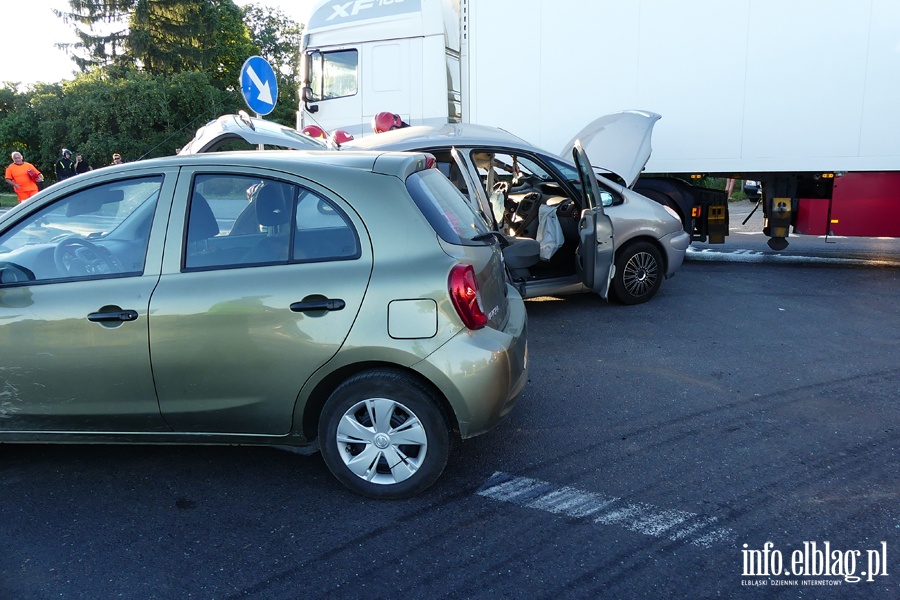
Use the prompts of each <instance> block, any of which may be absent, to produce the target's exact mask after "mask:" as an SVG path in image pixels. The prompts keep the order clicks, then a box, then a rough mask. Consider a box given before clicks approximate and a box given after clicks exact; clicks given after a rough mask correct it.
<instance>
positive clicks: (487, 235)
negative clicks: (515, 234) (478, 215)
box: [472, 231, 510, 248]
mask: <svg viewBox="0 0 900 600" xmlns="http://www.w3.org/2000/svg"><path fill="white" fill-rule="evenodd" d="M490 238H496V239H497V242H499V243H500V247H501V248H506V247H507V246H509V245H510V242H509V240H508V239H506V236H505V235H503V234H502V233H500V232H499V231H488V232H487V233H482V234H479V235H476V236H475V237H473V238H472V239H473V240H474V241H476V242H481V241H484V240H487V239H490Z"/></svg>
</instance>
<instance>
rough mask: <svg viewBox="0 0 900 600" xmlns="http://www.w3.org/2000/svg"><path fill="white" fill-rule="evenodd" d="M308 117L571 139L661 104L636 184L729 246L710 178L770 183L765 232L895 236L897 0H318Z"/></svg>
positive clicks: (365, 131)
mask: <svg viewBox="0 0 900 600" xmlns="http://www.w3.org/2000/svg"><path fill="white" fill-rule="evenodd" d="M307 23H308V24H307V28H306V30H305V34H304V36H303V48H302V50H303V54H302V56H303V59H302V60H303V66H302V69H301V72H302V77H303V83H302V85H303V92H302V94H303V96H302V99H301V103H300V110H299V111H298V128H300V127H302V126H304V125H308V124H313V123H314V124H318V125H320V126H322V127H323V128H325V129H328V130H332V129H335V128H340V129H345V130H348V131H349V132H350V133H352V134H353V135H355V136H359V135H369V134H371V133H372V130H371V127H370V122H371V119H372V117H373V116H374V115H375V114H376V113H378V112H380V111H390V112H394V113H397V114H399V115H400V116H401V117H402V119H403V120H404V121H406V122H407V123H410V124H413V125H419V124H432V123H445V122H448V121H449V122H454V121H463V122H475V123H481V124H484V125H494V126H498V127H502V128H504V129H506V130H508V131H510V132H512V133H514V134H516V135H518V136H520V137H522V138H524V139H526V140H528V141H530V142H532V143H534V144H535V145H537V146H540V147H543V148H546V149H549V150H556V151H559V150H561V149H562V148H563V147H564V146H565V145H566V143H567V142H568V141H569V139H570V138H571V136H572V135H573V134H574V133H575V132H577V131H578V130H580V129H581V128H582V127H583V126H584V125H585V124H587V123H588V122H590V121H592V120H593V119H594V118H596V117H598V116H601V115H603V114H607V113H612V112H617V111H621V110H626V109H634V108H638V109H646V110H650V111H653V112H656V113H659V114H661V115H662V119H661V120H660V122H659V123H658V124H657V126H656V128H655V130H654V137H653V154H652V156H651V158H650V162H649V163H648V164H647V168H646V172H645V175H644V176H643V177H641V179H640V180H639V181H638V183H637V184H636V186H635V189H637V190H638V191H640V192H641V193H643V194H644V195H646V196H649V197H651V198H653V199H654V200H656V201H658V202H661V203H663V204H667V205H669V206H671V207H672V208H674V209H676V210H677V211H678V212H679V214H680V215H681V216H682V219H683V221H684V223H685V229H686V230H687V231H688V232H689V233H691V234H692V239H694V240H701V241H702V240H707V239H709V241H712V242H721V241H724V236H725V235H726V234H727V227H728V218H727V202H726V201H725V199H724V194H721V193H715V192H711V191H709V190H704V189H702V188H699V187H696V186H694V185H692V184H691V181H692V178H694V179H696V178H698V177H699V176H701V175H716V176H721V177H728V178H734V179H751V180H759V181H762V183H763V185H762V190H763V199H764V202H763V210H764V212H765V215H766V226H765V229H764V231H765V233H766V234H767V235H769V236H770V237H771V238H772V239H770V245H771V246H772V247H773V248H776V249H780V248H783V247H785V246H786V245H787V242H786V240H785V238H787V236H788V233H789V231H790V228H791V227H793V230H794V232H796V233H807V234H819V235H829V234H834V235H850V236H852V235H862V236H891V237H898V236H900V119H898V118H897V116H896V114H895V113H896V108H897V107H898V106H900V2H898V1H897V0H791V1H790V2H785V1H784V0H728V1H722V0H684V1H683V2H671V1H670V0H594V1H592V2H585V1H583V0H323V1H322V2H320V3H319V4H318V5H317V6H316V8H315V9H314V10H313V12H312V14H311V15H310V17H309V19H308V22H307Z"/></svg>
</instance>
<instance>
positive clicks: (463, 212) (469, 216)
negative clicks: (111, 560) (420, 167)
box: [406, 169, 490, 246]
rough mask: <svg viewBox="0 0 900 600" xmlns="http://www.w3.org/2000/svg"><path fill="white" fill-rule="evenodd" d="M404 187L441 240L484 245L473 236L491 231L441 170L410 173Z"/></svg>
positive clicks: (459, 243) (452, 242)
mask: <svg viewBox="0 0 900 600" xmlns="http://www.w3.org/2000/svg"><path fill="white" fill-rule="evenodd" d="M406 189H407V190H409V195H410V196H412V199H413V201H415V203H416V205H417V206H418V207H419V210H421V211H422V214H423V215H425V218H426V219H427V220H428V222H429V223H430V224H431V227H432V228H433V229H434V231H435V233H437V234H438V236H440V238H441V239H442V240H444V241H445V242H449V243H451V244H458V245H463V246H468V245H483V244H484V242H481V241H479V242H475V241H473V238H474V237H476V236H478V235H481V234H484V233H488V232H489V231H490V230H489V229H488V228H487V226H486V225H485V223H484V221H483V220H482V219H481V218H479V217H478V216H477V215H476V214H475V212H474V211H473V210H472V208H471V206H470V205H469V203H468V202H467V201H466V199H465V198H464V197H463V195H462V194H460V192H459V190H458V189H457V188H456V186H454V185H453V184H452V183H450V180H449V179H447V178H446V177H444V175H443V174H442V173H441V172H440V171H438V170H437V169H426V170H424V171H419V172H418V173H414V174H412V175H410V176H409V177H408V178H407V179H406Z"/></svg>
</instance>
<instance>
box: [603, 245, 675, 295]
mask: <svg viewBox="0 0 900 600" xmlns="http://www.w3.org/2000/svg"><path fill="white" fill-rule="evenodd" d="M662 278H663V262H662V256H661V255H660V253H659V250H657V249H656V246H654V245H653V244H651V243H649V242H635V243H634V244H630V245H628V246H626V247H625V248H623V249H622V250H621V252H619V254H618V255H617V256H616V276H615V277H614V278H613V280H612V288H613V294H614V296H615V299H616V300H618V301H619V302H621V303H622V304H640V303H642V302H646V301H647V300H649V299H650V298H652V297H653V296H655V295H656V292H657V291H658V290H659V286H660V284H661V283H662Z"/></svg>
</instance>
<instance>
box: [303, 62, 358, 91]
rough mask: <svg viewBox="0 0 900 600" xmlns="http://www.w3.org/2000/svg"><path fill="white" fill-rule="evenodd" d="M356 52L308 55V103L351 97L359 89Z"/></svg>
mask: <svg viewBox="0 0 900 600" xmlns="http://www.w3.org/2000/svg"><path fill="white" fill-rule="evenodd" d="M358 66H359V55H358V53H357V51H356V50H339V51H336V52H312V53H310V54H309V85H310V89H311V94H310V97H309V102H319V101H321V100H330V99H332V98H343V97H345V96H353V95H355V94H356V92H357V90H358V89H359V85H358V82H359V77H358V72H359V70H358Z"/></svg>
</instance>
